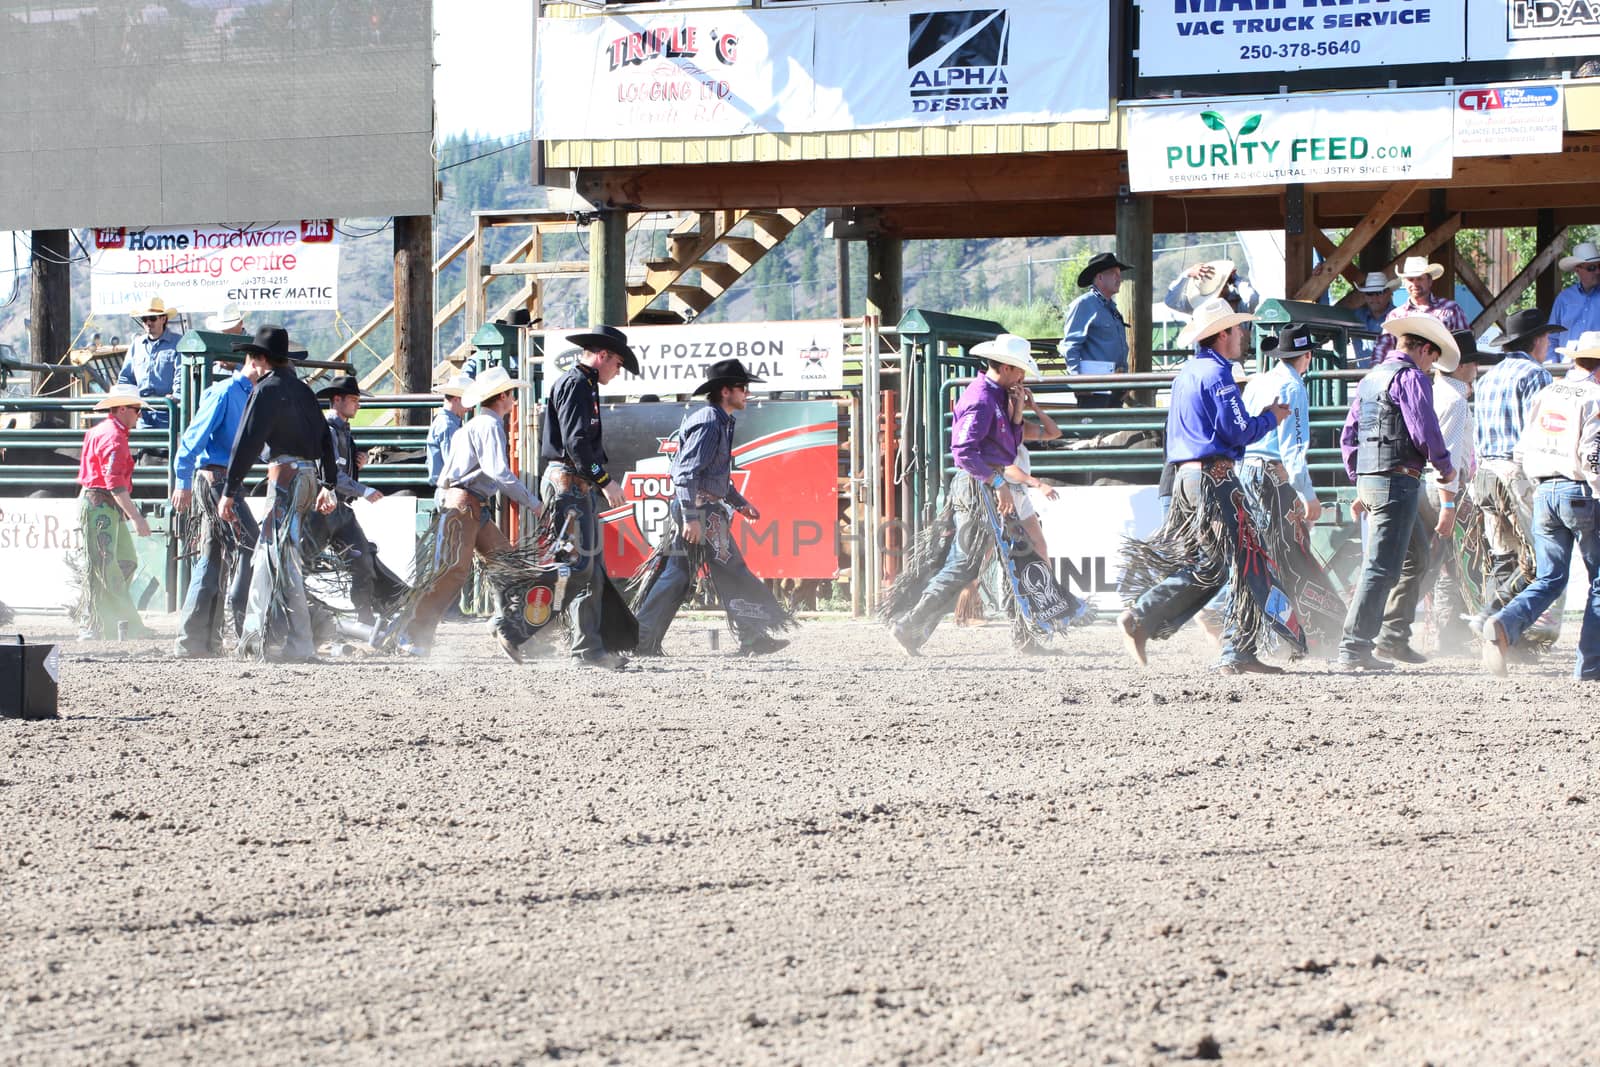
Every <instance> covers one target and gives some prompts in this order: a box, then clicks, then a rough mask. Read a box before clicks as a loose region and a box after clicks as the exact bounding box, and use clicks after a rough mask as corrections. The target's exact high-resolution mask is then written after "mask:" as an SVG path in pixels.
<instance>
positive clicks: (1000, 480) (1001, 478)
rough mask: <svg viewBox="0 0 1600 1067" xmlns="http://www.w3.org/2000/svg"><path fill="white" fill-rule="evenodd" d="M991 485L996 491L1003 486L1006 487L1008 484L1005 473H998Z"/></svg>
mask: <svg viewBox="0 0 1600 1067" xmlns="http://www.w3.org/2000/svg"><path fill="white" fill-rule="evenodd" d="M989 484H990V485H991V486H992V487H994V488H995V489H999V488H1000V487H1001V486H1003V485H1005V484H1006V476H1005V473H1004V472H1002V471H996V472H995V475H994V481H992V482H990V483H989Z"/></svg>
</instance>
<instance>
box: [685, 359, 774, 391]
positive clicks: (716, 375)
mask: <svg viewBox="0 0 1600 1067" xmlns="http://www.w3.org/2000/svg"><path fill="white" fill-rule="evenodd" d="M764 381H766V379H765V378H757V377H756V376H755V375H754V374H751V373H750V372H749V371H748V370H746V369H745V366H744V364H743V363H740V362H739V361H738V360H736V359H719V360H717V361H716V362H715V363H713V364H711V369H710V370H709V371H708V372H706V380H705V381H703V382H701V383H700V385H699V386H698V387H697V388H696V389H695V391H694V395H695V396H704V395H705V394H706V393H709V392H711V390H712V389H715V388H716V387H717V386H719V385H750V384H752V383H759V382H764Z"/></svg>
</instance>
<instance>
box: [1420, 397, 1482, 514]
mask: <svg viewBox="0 0 1600 1067" xmlns="http://www.w3.org/2000/svg"><path fill="white" fill-rule="evenodd" d="M1433 413H1434V414H1435V415H1436V416H1438V418H1439V436H1440V437H1442V438H1444V447H1445V449H1446V450H1447V451H1448V452H1449V453H1450V467H1451V473H1450V478H1449V479H1448V480H1447V481H1440V480H1439V472H1438V471H1436V470H1432V469H1430V470H1429V471H1428V477H1429V478H1431V479H1432V480H1433V483H1434V484H1435V485H1437V486H1438V487H1439V488H1440V489H1442V490H1444V491H1445V492H1447V493H1459V492H1460V491H1461V486H1462V481H1461V480H1462V479H1463V478H1467V479H1470V478H1471V477H1472V472H1473V471H1474V470H1476V469H1477V468H1478V458H1477V454H1476V452H1475V450H1474V446H1473V440H1474V437H1475V434H1474V432H1473V426H1472V405H1471V404H1469V403H1467V383H1466V382H1462V381H1457V380H1456V379H1454V378H1452V377H1450V376H1449V375H1448V374H1436V375H1434V377H1433Z"/></svg>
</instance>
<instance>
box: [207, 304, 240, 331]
mask: <svg viewBox="0 0 1600 1067" xmlns="http://www.w3.org/2000/svg"><path fill="white" fill-rule="evenodd" d="M243 322H244V312H242V311H240V310H239V305H238V304H223V305H222V310H221V311H219V312H217V313H216V314H215V315H207V316H206V329H208V330H210V331H211V332H212V333H227V332H228V331H229V330H231V329H233V328H234V327H235V326H239V325H241V324H243Z"/></svg>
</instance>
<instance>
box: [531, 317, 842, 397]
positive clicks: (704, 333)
mask: <svg viewBox="0 0 1600 1067" xmlns="http://www.w3.org/2000/svg"><path fill="white" fill-rule="evenodd" d="M627 333H628V344H629V346H630V347H631V348H632V349H633V352H634V355H636V356H637V357H638V358H639V373H638V374H629V373H628V372H627V371H623V372H622V373H620V374H618V375H617V376H616V377H615V378H613V379H612V380H611V382H610V383H609V384H607V385H604V386H601V388H600V395H601V396H607V397H618V396H652V395H653V396H662V397H666V396H686V395H688V394H690V393H692V392H694V390H695V388H696V387H697V386H699V385H700V383H701V382H703V381H705V379H706V373H707V371H708V370H709V368H710V367H711V364H713V363H716V362H717V361H718V360H724V359H737V360H739V361H740V362H741V363H743V364H744V365H745V369H746V370H748V371H749V372H750V373H751V374H753V375H755V376H756V377H757V378H763V379H765V381H763V382H762V383H761V384H759V385H754V386H752V387H751V389H750V391H751V392H752V393H774V392H779V391H785V392H787V391H790V390H818V391H827V390H831V389H839V388H842V387H843V386H844V323H842V322H840V321H838V320H837V319H823V320H819V321H816V322H749V323H744V322H740V323H713V324H708V325H698V324H696V325H689V326H633V327H629V328H628V331H627ZM567 336H569V334H567V333H565V332H563V333H547V334H545V335H544V380H545V388H546V389H549V388H550V385H551V384H553V383H554V382H555V380H556V378H557V377H558V376H560V375H561V374H562V372H564V371H566V370H568V369H569V368H570V367H571V366H572V365H573V364H574V363H575V362H577V359H578V356H579V355H580V351H579V349H578V348H577V346H576V345H574V344H572V343H571V342H569V341H568V340H567V339H566V338H567Z"/></svg>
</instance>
